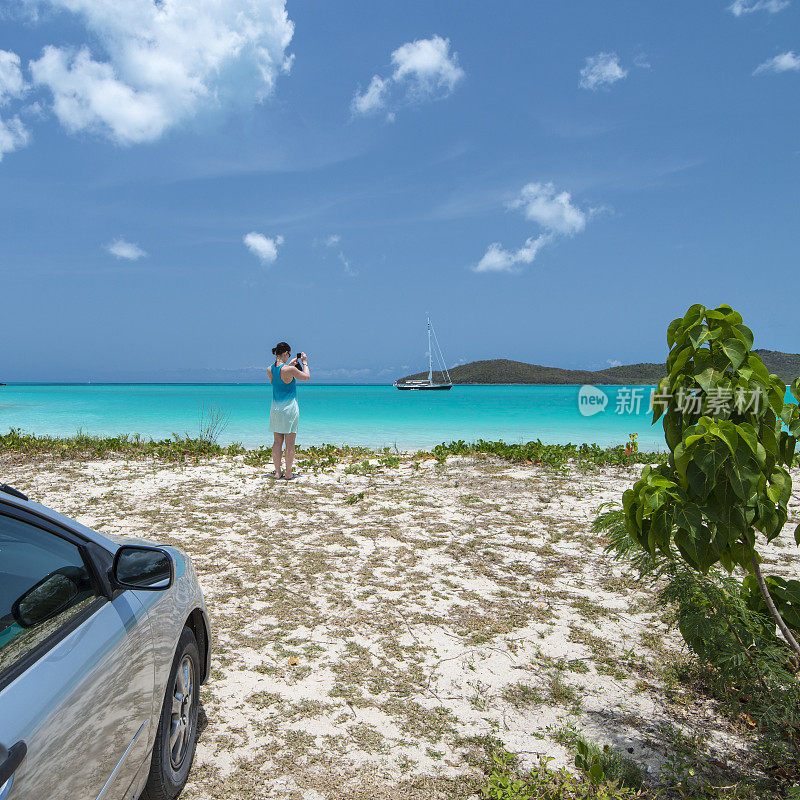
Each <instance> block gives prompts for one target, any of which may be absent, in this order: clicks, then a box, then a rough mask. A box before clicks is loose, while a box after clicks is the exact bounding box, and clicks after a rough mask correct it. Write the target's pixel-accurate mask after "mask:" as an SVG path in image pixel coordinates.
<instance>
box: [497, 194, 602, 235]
mask: <svg viewBox="0 0 800 800" xmlns="http://www.w3.org/2000/svg"><path fill="white" fill-rule="evenodd" d="M509 208H521V209H522V210H523V211H524V213H525V216H526V217H527V218H528V219H530V220H533V221H534V222H536V223H538V224H539V225H541V226H542V227H543V228H544V229H545V230H546V231H549V232H550V233H558V234H561V235H563V236H571V235H573V234H575V233H580V232H581V231H582V230H583V229H584V228H585V227H586V218H587V214H586V212H584V211H581V209H579V208H578V207H577V206H575V205H573V203H572V197H571V195H570V193H569V192H557V191H556V187H555V186H553V184H552V183H529V184H527V185H526V186H523V187H522V191H521V192H520V193H519V197H518V198H517V199H516V200H514V201H512V202H511V203H509Z"/></svg>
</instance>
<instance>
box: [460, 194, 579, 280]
mask: <svg viewBox="0 0 800 800" xmlns="http://www.w3.org/2000/svg"><path fill="white" fill-rule="evenodd" d="M507 207H508V208H510V209H515V210H521V211H522V212H523V214H524V215H525V217H526V219H529V220H531V221H532V222H535V223H536V224H537V225H539V226H540V227H541V228H543V229H544V233H541V234H539V236H537V237H536V238H534V237H530V238H528V239H526V240H525V244H524V245H523V246H522V247H520V248H519V249H517V250H506V249H505V248H504V247H503V246H502V244H500V242H492V244H490V245H489V247H488V248H487V249H486V252H485V253H484V254H483V258H481V260H480V261H479V262H478V263H477V264H476V265H475V266H474V267H472V270H473V272H510V273H519V272H521V271H522V267H523V265H525V264H532V263H533V261H534V260H535V258H536V256H537V255H538V253H539V251H540V250H541V249H542V247H544V246H545V245H546V244H550V243H552V242H554V241H555V240H556V239H557V238H558V237H561V236H574V235H575V234H576V233H580V232H581V231H582V230H583V229H584V228H585V227H586V222H587V220H588V219H589V217H590V216H591V215H592V213H594V212H593V210H592V209H590V210H589V211H584V210H583V209H581V208H578V206H576V205H575V204H574V203H573V202H572V196H571V195H570V193H569V192H559V191H558V190H557V189H556V187H555V186H554V185H553V184H552V183H537V182H532V183H528V184H526V185H525V186H523V187H522V189H521V190H520V193H519V195H518V196H517V197H516V199H514V200H512V201H511V202H510V203H508V204H507Z"/></svg>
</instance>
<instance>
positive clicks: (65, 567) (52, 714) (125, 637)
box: [0, 506, 155, 800]
mask: <svg viewBox="0 0 800 800" xmlns="http://www.w3.org/2000/svg"><path fill="white" fill-rule="evenodd" d="M3 508H4V507H3V506H0V745H2V746H3V748H4V749H0V778H3V780H4V779H5V778H4V777H3V775H4V773H3V759H4V758H5V759H9V758H10V759H11V760H10V761H7V762H6V766H7V767H9V768H14V767H15V768H14V771H13V774H11V775H10V777H9V779H8V780H7V781H6V782H5V783H4V784H3V785H2V786H0V800H32V799H33V798H37V799H38V798H42V800H44V798H47V800H97V799H98V798H102V800H128V795H127V794H126V792H127V790H128V788H129V787H130V785H131V782H132V780H133V778H134V776H135V775H136V773H137V770H139V768H140V767H143V765H144V761H145V759H146V758H147V756H148V745H149V742H150V741H151V733H152V731H151V726H152V725H153V724H154V722H153V719H152V718H153V714H154V713H155V712H154V698H153V680H154V664H153V652H152V637H151V633H150V628H149V622H148V620H147V615H146V613H145V611H144V608H143V606H142V604H141V603H140V602H139V600H138V599H137V597H136V595H135V594H134V593H133V592H130V591H126V592H121V593H118V594H116V596H112V597H106V596H103V594H102V592H101V586H102V582H101V581H100V580H99V576H98V574H97V570H96V568H95V567H94V565H93V562H92V559H91V558H90V557H89V555H88V551H87V545H86V543H85V542H83V541H82V540H81V539H80V538H78V537H76V536H73V535H71V534H70V533H69V532H67V531H64V530H62V529H61V528H60V526H56V525H55V524H50V523H48V522H46V521H44V520H40V519H39V518H38V517H36V516H34V515H33V514H28V513H27V512H25V511H16V510H14V511H7V510H3ZM15 747H16V750H15V749H14V748H15ZM23 751H24V757H22V758H20V753H21V752H23ZM15 762H19V763H18V764H16V766H15ZM8 771H9V770H8V769H7V770H6V772H8ZM0 783H2V780H0Z"/></svg>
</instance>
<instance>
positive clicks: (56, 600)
mask: <svg viewBox="0 0 800 800" xmlns="http://www.w3.org/2000/svg"><path fill="white" fill-rule="evenodd" d="M85 584H86V575H85V574H84V573H83V572H82V570H80V569H79V568H78V567H62V568H61V569H57V570H55V572H51V573H50V574H49V575H47V576H46V577H44V578H42V580H40V581H39V583H37V584H36V585H35V586H32V587H31V588H30V589H28V591H27V592H25V593H24V594H23V595H20V597H18V598H17V599H16V600H15V601H14V602H13V603H12V604H11V616H12V617H14V621H15V622H16V623H17V625H19V626H20V628H32V627H33V626H34V625H39V624H40V623H42V622H44V621H45V620H48V619H50V618H52V617H55V616H57V615H58V614H60V613H61V612H62V611H64V610H65V609H67V608H69V606H70V603H72V601H73V600H74V599H75V598H76V597H77V596H78V593H79V592H81V591H83V590H84V589H85V588H86V587H85Z"/></svg>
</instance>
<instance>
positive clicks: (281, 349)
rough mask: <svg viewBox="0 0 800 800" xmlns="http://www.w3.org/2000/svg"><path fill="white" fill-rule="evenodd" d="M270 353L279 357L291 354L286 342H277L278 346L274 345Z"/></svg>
mask: <svg viewBox="0 0 800 800" xmlns="http://www.w3.org/2000/svg"><path fill="white" fill-rule="evenodd" d="M272 352H273V354H274V355H276V356H280V355H283V354H284V353H291V352H292V348H291V347H289V345H288V344H286V342H278V344H276V345H275V347H273V348H272Z"/></svg>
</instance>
